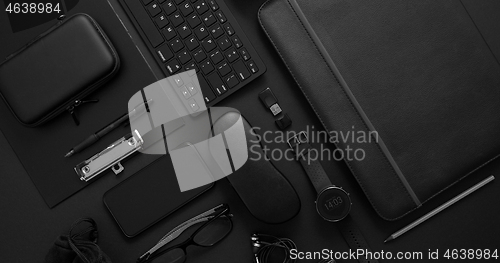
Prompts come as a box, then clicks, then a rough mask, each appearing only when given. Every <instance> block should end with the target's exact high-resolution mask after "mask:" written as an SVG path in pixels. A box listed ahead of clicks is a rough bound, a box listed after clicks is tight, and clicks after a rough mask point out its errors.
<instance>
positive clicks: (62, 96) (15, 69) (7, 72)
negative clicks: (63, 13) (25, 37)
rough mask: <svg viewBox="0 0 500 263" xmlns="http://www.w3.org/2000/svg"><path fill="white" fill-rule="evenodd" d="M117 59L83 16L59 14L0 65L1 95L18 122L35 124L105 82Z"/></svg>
mask: <svg viewBox="0 0 500 263" xmlns="http://www.w3.org/2000/svg"><path fill="white" fill-rule="evenodd" d="M119 66H120V61H119V58H118V55H117V53H116V51H115V49H114V47H113V46H112V44H111V42H110V41H109V39H108V38H107V36H106V35H105V33H104V32H103V30H102V29H101V28H100V26H99V25H98V24H97V23H96V21H94V19H92V18H91V17H90V16H89V15H87V14H76V15H73V16H71V17H68V18H61V19H60V20H59V21H58V22H57V24H55V25H54V26H53V27H51V28H49V29H48V30H47V31H45V32H44V33H42V34H40V35H39V36H37V37H36V38H34V39H33V40H32V41H30V42H29V43H28V44H27V45H25V46H24V47H22V48H21V49H20V50H18V51H17V52H15V53H13V54H11V55H10V56H8V57H7V59H6V60H5V61H4V62H3V63H2V64H0V95H1V96H2V98H3V99H4V101H5V103H6V104H7V106H8V107H9V109H10V110H11V111H12V113H13V114H14V116H15V117H16V119H17V120H18V121H19V122H21V123H22V124H24V125H26V126H29V127H35V126H38V125H41V124H43V123H45V122H46V121H48V120H50V119H52V118H54V117H56V116H57V115H59V114H61V113H62V112H64V111H68V112H69V113H70V114H72V116H73V117H74V120H75V122H76V123H77V125H78V124H79V122H78V119H77V118H76V115H75V107H77V106H79V105H81V104H82V103H84V102H85V101H82V99H83V98H85V97H86V96H87V95H89V94H90V93H91V92H93V91H95V90H96V89H97V88H99V87H100V86H101V85H102V84H104V83H105V82H106V81H108V80H109V79H110V78H111V77H112V76H113V75H114V74H115V73H116V72H117V70H118V68H119Z"/></svg>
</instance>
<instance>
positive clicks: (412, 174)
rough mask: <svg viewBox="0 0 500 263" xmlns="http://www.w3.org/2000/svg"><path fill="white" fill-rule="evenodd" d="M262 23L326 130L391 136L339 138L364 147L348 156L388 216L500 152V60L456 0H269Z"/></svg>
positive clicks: (262, 12)
mask: <svg viewBox="0 0 500 263" xmlns="http://www.w3.org/2000/svg"><path fill="white" fill-rule="evenodd" d="M292 2H295V3H296V5H298V8H299V9H300V10H299V11H300V12H302V14H303V16H304V17H305V18H306V19H303V18H301V17H300V14H298V13H297V9H296V8H294V6H293V4H292ZM326 14H328V15H326ZM259 19H260V22H261V25H262V27H263V29H264V31H265V32H266V34H267V35H268V37H269V38H270V40H271V42H272V43H273V45H274V46H275V48H276V49H277V51H278V53H279V54H280V56H281V58H282V59H283V61H284V62H285V64H286V66H287V68H288V70H289V71H290V73H291V74H292V76H293V77H294V79H295V81H296V82H297V84H298V85H299V87H300V88H301V90H302V92H303V93H304V95H305V96H306V98H307V100H308V101H309V103H310V104H311V106H312V108H313V110H314V111H315V113H316V114H317V116H318V117H319V119H320V120H321V122H322V123H323V125H324V127H325V129H326V130H327V131H338V132H344V133H346V132H348V131H356V132H358V131H364V132H369V131H370V130H371V129H370V125H372V126H373V127H374V129H375V130H376V132H377V133H378V138H380V139H382V140H383V144H382V143H381V141H382V140H380V141H379V142H378V143H377V142H376V140H375V138H372V142H371V143H359V142H358V141H348V142H343V141H340V142H338V143H336V145H337V147H339V148H341V149H345V148H346V147H347V146H349V147H351V148H353V149H357V148H361V149H363V150H364V152H365V159H364V160H363V161H356V160H354V161H346V162H347V165H348V166H349V168H350V170H351V171H352V173H353V175H354V176H355V178H356V180H357V181H358V183H359V184H360V186H361V188H362V189H363V191H364V192H365V194H366V196H367V197H368V199H369V201H370V203H371V204H372V206H373V207H374V208H375V210H376V211H377V213H378V214H379V215H380V216H381V217H382V218H384V219H386V220H395V219H398V218H401V217H402V216H404V215H406V214H407V213H409V212H410V211H412V210H414V209H416V208H418V207H419V206H420V205H421V203H425V202H426V201H427V200H429V199H430V198H432V197H433V196H435V195H436V194H438V193H439V192H441V191H443V190H444V189H446V188H448V187H449V186H451V185H453V184H454V183H455V182H457V181H458V180H460V179H461V178H463V177H464V176H466V175H468V174H470V173H472V172H473V171H475V170H476V169H478V168H479V167H482V166H483V165H485V164H486V163H488V162H490V161H491V160H492V159H494V158H496V157H497V155H498V153H499V152H500V140H499V139H498V136H497V133H498V130H500V123H498V122H496V121H495V115H496V113H497V112H498V111H499V110H500V104H498V103H496V102H497V101H498V100H499V99H500V90H499V89H498V87H499V86H500V67H499V65H498V63H497V61H496V60H495V58H494V56H493V55H492V53H491V51H490V50H489V48H488V46H487V45H486V43H485V42H484V40H483V39H482V37H481V34H480V33H479V32H478V31H477V29H476V27H475V26H474V23H473V21H472V20H471V19H470V17H469V16H468V15H467V12H466V10H465V9H464V7H463V6H462V4H461V3H460V2H459V1H443V0H438V1H418V2H404V1H403V2H401V1H368V2H366V1H359V0H356V1H349V2H347V1H327V0H318V1H314V2H310V1H303V0H297V1H294V0H288V1H287V0H271V1H268V2H266V4H264V5H263V7H262V8H261V10H260V13H259ZM308 28H309V29H312V30H313V31H314V34H315V35H316V37H317V39H318V40H319V42H320V44H321V45H318V41H317V40H316V39H315V36H312V35H311V33H310V30H309V31H308ZM325 54H326V55H325ZM329 59H330V60H331V61H333V62H334V64H335V65H334V66H335V68H333V67H332V65H331V64H329V63H328V60H329ZM344 82H345V83H344ZM349 93H351V95H352V97H350V96H349ZM353 98H354V99H353ZM367 119H368V122H367ZM384 148H385V149H384ZM405 181H406V182H405Z"/></svg>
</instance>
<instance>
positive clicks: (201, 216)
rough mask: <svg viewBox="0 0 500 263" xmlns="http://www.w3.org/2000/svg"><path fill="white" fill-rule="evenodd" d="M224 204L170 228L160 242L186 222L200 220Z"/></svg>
mask: <svg viewBox="0 0 500 263" xmlns="http://www.w3.org/2000/svg"><path fill="white" fill-rule="evenodd" d="M223 205H224V204H220V205H218V206H216V207H214V208H212V209H209V210H207V211H205V212H203V213H201V214H199V215H197V216H195V217H193V218H191V219H188V220H186V221H184V222H183V223H182V224H180V225H178V226H176V227H175V228H174V229H172V230H170V231H169V232H168V233H166V234H165V235H164V236H163V237H162V238H161V239H160V240H159V241H158V243H160V242H162V241H163V239H165V238H167V237H168V236H169V235H171V234H172V233H174V232H175V231H177V230H178V229H180V228H182V227H184V226H185V225H186V224H189V223H190V222H192V221H196V220H198V219H200V218H203V217H207V216H208V215H211V214H213V213H215V211H216V210H217V209H219V208H220V207H222V206H223ZM191 226H192V225H191Z"/></svg>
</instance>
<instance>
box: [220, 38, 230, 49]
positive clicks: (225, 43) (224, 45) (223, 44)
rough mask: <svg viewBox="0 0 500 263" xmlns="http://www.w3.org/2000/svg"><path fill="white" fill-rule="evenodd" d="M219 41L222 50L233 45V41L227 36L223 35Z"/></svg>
mask: <svg viewBox="0 0 500 263" xmlns="http://www.w3.org/2000/svg"><path fill="white" fill-rule="evenodd" d="M217 43H219V47H220V48H221V49H222V50H226V49H228V48H229V47H231V41H229V39H228V38H227V37H221V38H220V39H219V40H217Z"/></svg>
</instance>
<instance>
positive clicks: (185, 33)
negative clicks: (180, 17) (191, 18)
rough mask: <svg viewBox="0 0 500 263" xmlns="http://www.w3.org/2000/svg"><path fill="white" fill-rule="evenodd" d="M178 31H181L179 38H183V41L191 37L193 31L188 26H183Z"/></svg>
mask: <svg viewBox="0 0 500 263" xmlns="http://www.w3.org/2000/svg"><path fill="white" fill-rule="evenodd" d="M178 30H179V36H181V38H183V39H184V38H186V37H188V36H189V35H191V29H189V27H188V25H187V24H184V25H182V26H181V27H179V29H178Z"/></svg>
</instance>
